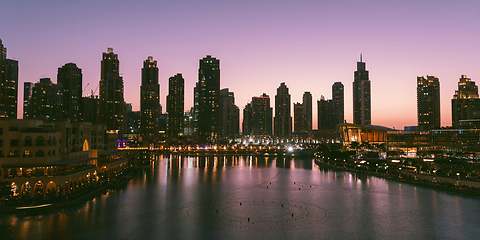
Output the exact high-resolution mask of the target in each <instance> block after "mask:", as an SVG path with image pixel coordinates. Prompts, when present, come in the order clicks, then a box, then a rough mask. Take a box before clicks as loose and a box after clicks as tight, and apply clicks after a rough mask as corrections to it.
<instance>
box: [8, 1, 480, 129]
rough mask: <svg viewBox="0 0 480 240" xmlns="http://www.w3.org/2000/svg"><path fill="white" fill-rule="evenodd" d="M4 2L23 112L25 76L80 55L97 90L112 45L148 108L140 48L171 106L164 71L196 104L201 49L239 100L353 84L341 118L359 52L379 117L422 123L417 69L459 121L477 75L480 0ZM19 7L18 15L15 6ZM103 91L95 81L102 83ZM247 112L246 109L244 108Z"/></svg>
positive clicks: (129, 90)
mask: <svg viewBox="0 0 480 240" xmlns="http://www.w3.org/2000/svg"><path fill="white" fill-rule="evenodd" d="M25 4H26V2H25V1H22V3H18V2H6V3H2V4H1V5H2V6H1V7H0V39H2V41H3V44H4V45H5V47H6V48H7V57H8V58H15V59H16V60H18V61H19V66H20V72H19V116H20V117H21V116H22V100H23V83H24V82H37V81H38V80H39V79H40V78H41V77H43V76H45V77H50V78H51V79H52V81H53V82H56V74H57V68H58V67H60V66H62V65H64V64H65V63H68V62H75V63H76V64H77V65H78V66H79V67H80V68H82V71H83V87H86V86H87V83H89V86H88V87H86V91H85V92H84V94H89V93H90V91H91V90H95V88H96V86H97V85H98V81H99V78H100V61H101V55H102V52H105V51H106V50H107V47H110V46H111V47H113V50H114V52H115V53H117V54H118V56H119V60H120V72H121V73H122V74H123V78H124V82H125V100H126V102H131V103H132V104H133V109H134V110H138V109H139V108H140V82H141V81H140V78H141V75H140V74H141V68H142V62H143V60H145V59H147V57H148V56H149V55H152V56H153V57H154V59H155V60H157V61H158V66H159V68H160V89H161V90H160V91H161V96H160V98H161V104H162V106H163V111H165V98H166V95H167V94H168V91H167V85H168V78H169V77H170V76H173V75H175V74H176V73H182V75H183V77H184V78H185V109H186V110H187V109H189V108H190V107H191V106H192V104H193V87H194V86H195V82H196V81H197V79H198V76H197V75H198V73H197V71H198V61H199V59H200V58H203V57H204V56H206V55H212V56H213V57H216V58H218V59H220V69H221V87H222V88H229V90H230V91H233V92H234V93H235V98H236V104H237V105H238V106H239V108H240V111H242V110H243V107H244V106H245V104H246V103H247V102H249V101H251V98H252V97H253V96H260V95H261V94H262V93H266V94H268V95H269V96H270V98H271V105H272V107H274V99H275V98H274V97H275V94H276V88H277V87H278V86H279V85H280V83H281V82H285V83H286V85H287V86H288V88H289V89H290V94H291V96H292V97H291V99H292V115H293V103H295V102H301V101H302V95H303V92H305V91H310V92H311V93H312V95H313V115H314V119H313V121H314V124H313V125H314V129H315V128H316V125H317V121H316V118H317V117H316V113H317V111H316V108H317V107H316V100H318V99H320V96H321V95H324V96H325V97H326V98H331V86H332V84H333V83H334V82H336V81H340V82H342V83H343V84H344V86H345V118H346V120H347V122H352V82H353V72H354V71H355V68H356V62H357V61H359V54H360V53H363V56H364V57H363V61H364V62H366V63H367V69H368V70H369V71H370V80H371V82H372V97H371V98H372V124H375V125H384V126H388V127H395V128H397V129H403V126H411V125H416V77H417V76H426V75H434V76H437V77H438V78H439V79H440V89H441V93H440V97H441V115H442V126H448V125H451V106H450V101H451V98H452V96H453V94H454V92H455V90H456V89H457V82H458V79H459V78H460V75H462V74H465V75H467V76H468V77H470V78H472V80H473V81H476V82H477V83H480V67H479V66H480V60H479V58H478V56H480V47H479V46H478V43H479V42H480V25H478V23H479V22H480V15H479V14H478V12H479V11H480V2H478V1H473V0H465V1H426V2H423V3H418V1H402V2H390V1H389V2H386V1H361V2H358V1H346V0H344V1H323V2H319V1H296V2H295V3H293V2H289V1H262V2H258V1H241V2H239V1H235V2H230V1H203V2H202V3H200V2H195V1H191V2H190V1H175V2H174V3H173V2H165V3H162V2H151V3H150V2H148V1H136V2H134V3H133V2H132V3H130V2H121V1H112V2H110V3H107V2H100V3H98V2H88V3H80V2H42V3H39V2H37V1H32V2H31V3H30V4H29V5H28V7H26V5H25ZM19 16H21V17H19ZM97 94H98V90H97ZM241 115H242V114H241Z"/></svg>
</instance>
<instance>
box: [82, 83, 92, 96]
mask: <svg viewBox="0 0 480 240" xmlns="http://www.w3.org/2000/svg"><path fill="white" fill-rule="evenodd" d="M88 85H90V83H87V86H85V88H84V89H83V90H82V95H83V92H85V89H87V87H88Z"/></svg>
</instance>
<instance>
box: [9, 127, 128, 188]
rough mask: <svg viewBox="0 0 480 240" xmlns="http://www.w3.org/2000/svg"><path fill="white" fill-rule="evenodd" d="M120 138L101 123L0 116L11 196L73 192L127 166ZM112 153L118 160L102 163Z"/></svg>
mask: <svg viewBox="0 0 480 240" xmlns="http://www.w3.org/2000/svg"><path fill="white" fill-rule="evenodd" d="M116 138H117V134H116V133H115V132H107V131H106V127H105V125H99V124H92V123H86V122H80V123H70V122H68V121H67V122H45V121H43V120H33V119H28V120H24V119H11V120H7V119H5V120H0V167H1V172H0V181H1V182H5V181H6V182H8V183H9V184H10V186H11V190H12V195H13V196H20V197H45V196H47V195H48V196H59V195H67V194H69V193H73V192H75V191H78V190H80V189H82V188H85V187H87V186H89V185H92V184H96V183H97V182H98V181H103V179H104V178H105V179H107V178H108V177H110V176H111V174H112V173H116V172H118V171H121V170H122V169H124V168H126V167H128V166H127V164H126V163H127V162H128V161H127V158H126V157H125V156H124V155H125V154H123V153H118V152H117V143H116V142H117V140H116ZM111 156H114V157H111ZM109 157H110V158H115V159H117V160H115V161H112V160H108V161H110V162H109V164H103V162H105V161H107V160H104V159H109ZM120 158H125V160H119V159H120ZM100 170H102V171H100ZM102 177H104V178H102Z"/></svg>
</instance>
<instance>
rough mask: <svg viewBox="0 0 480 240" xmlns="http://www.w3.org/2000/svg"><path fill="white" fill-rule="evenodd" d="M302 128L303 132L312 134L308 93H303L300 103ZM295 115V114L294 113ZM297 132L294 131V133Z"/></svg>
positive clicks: (310, 98)
mask: <svg viewBox="0 0 480 240" xmlns="http://www.w3.org/2000/svg"><path fill="white" fill-rule="evenodd" d="M302 111H303V113H302V116H303V128H304V131H305V132H308V133H311V132H312V94H311V93H310V92H305V93H303V103H302ZM294 115H295V113H294ZM296 131H297V130H295V132H296Z"/></svg>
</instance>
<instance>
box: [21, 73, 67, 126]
mask: <svg viewBox="0 0 480 240" xmlns="http://www.w3.org/2000/svg"><path fill="white" fill-rule="evenodd" d="M62 95H63V89H62V87H61V86H60V85H57V84H54V83H52V81H51V80H50V78H41V79H40V82H37V83H35V86H34V87H33V88H32V97H31V98H30V102H29V103H28V108H29V109H28V111H29V112H30V115H29V118H30V119H40V120H50V121H58V120H60V119H62V118H63V102H62V99H63V97H62Z"/></svg>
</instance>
